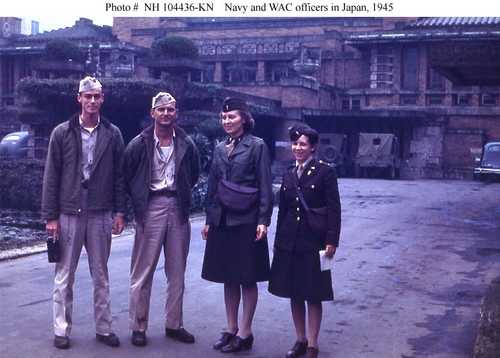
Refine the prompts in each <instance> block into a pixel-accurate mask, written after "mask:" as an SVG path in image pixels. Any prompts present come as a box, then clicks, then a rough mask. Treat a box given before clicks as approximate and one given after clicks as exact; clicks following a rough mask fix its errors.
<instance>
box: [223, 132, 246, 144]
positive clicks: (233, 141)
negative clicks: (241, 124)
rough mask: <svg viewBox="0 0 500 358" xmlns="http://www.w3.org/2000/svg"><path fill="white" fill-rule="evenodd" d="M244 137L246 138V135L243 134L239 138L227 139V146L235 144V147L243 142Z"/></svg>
mask: <svg viewBox="0 0 500 358" xmlns="http://www.w3.org/2000/svg"><path fill="white" fill-rule="evenodd" d="M244 136H245V133H243V134H242V135H240V136H239V137H238V138H234V139H233V138H232V137H228V138H227V139H226V144H231V143H234V145H236V144H238V143H239V142H241V140H242V139H243V137H244Z"/></svg>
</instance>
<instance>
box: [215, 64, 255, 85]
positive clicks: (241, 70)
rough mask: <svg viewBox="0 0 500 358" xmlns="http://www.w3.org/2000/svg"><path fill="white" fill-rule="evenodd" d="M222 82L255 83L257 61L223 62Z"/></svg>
mask: <svg viewBox="0 0 500 358" xmlns="http://www.w3.org/2000/svg"><path fill="white" fill-rule="evenodd" d="M222 72H223V78H224V82H226V83H242V82H255V81H256V79H257V61H248V62H224V63H223V64H222Z"/></svg>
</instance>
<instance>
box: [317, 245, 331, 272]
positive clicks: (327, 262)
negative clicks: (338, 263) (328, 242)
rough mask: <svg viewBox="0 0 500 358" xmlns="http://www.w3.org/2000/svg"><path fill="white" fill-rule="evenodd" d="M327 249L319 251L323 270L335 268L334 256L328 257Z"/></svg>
mask: <svg viewBox="0 0 500 358" xmlns="http://www.w3.org/2000/svg"><path fill="white" fill-rule="evenodd" d="M325 252H326V250H320V251H319V262H320V264H321V271H327V270H331V269H332V268H333V261H334V257H335V256H333V257H326V255H325Z"/></svg>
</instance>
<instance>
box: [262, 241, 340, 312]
mask: <svg viewBox="0 0 500 358" xmlns="http://www.w3.org/2000/svg"><path fill="white" fill-rule="evenodd" d="M269 292H271V293H272V294H273V295H275V296H279V297H287V298H293V299H296V300H303V301H308V302H312V303H318V302H321V301H331V300H333V289H332V277H331V274H330V271H329V270H328V271H321V268H320V262H319V253H318V252H315V251H311V252H290V251H285V250H279V249H276V250H275V252H274V257H273V264H272V267H271V278H270V280H269Z"/></svg>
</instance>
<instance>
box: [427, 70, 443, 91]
mask: <svg viewBox="0 0 500 358" xmlns="http://www.w3.org/2000/svg"><path fill="white" fill-rule="evenodd" d="M427 88H428V89H433V90H444V77H443V76H442V75H441V74H440V73H439V72H437V71H436V70H435V69H433V68H430V67H429V69H428V70H427Z"/></svg>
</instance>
